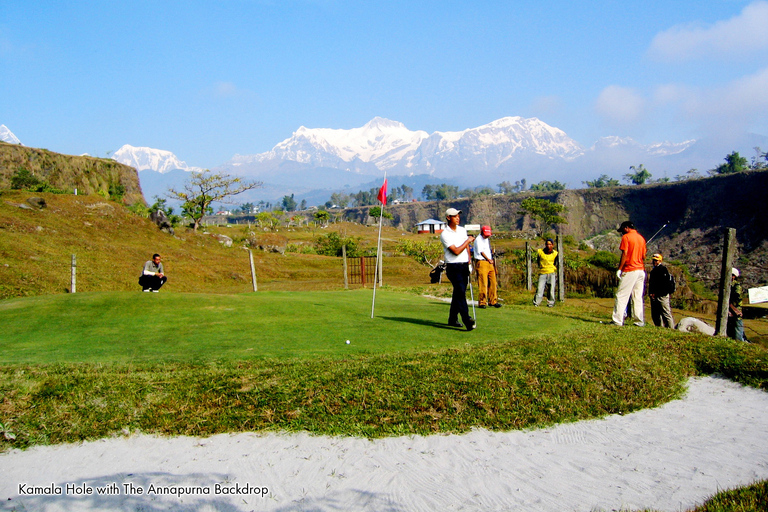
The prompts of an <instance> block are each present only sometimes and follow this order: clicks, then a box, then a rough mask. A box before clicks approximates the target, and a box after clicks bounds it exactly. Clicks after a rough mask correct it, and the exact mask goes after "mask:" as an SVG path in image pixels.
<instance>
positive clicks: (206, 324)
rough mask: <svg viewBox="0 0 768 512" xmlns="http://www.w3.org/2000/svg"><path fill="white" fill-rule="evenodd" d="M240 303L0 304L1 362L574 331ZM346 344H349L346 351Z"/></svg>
mask: <svg viewBox="0 0 768 512" xmlns="http://www.w3.org/2000/svg"><path fill="white" fill-rule="evenodd" d="M371 301H372V291H371V290H354V291H338V292H257V293H249V294H239V295H223V294H216V295H211V294H179V293H166V292H162V291H161V292H160V293H141V292H132V293H131V292H99V293H76V294H69V295H44V296H38V297H28V298H23V299H9V300H5V301H1V302H0V324H1V325H3V350H2V351H0V363H2V364H11V363H24V364H50V363H107V364H111V363H120V364H124V363H145V362H160V361H176V362H185V363H193V362H196V363H204V362H209V361H217V362H226V361H246V360H251V359H254V358H261V357H272V358H286V357H292V358H315V357H318V356H327V357H331V358H342V357H349V356H350V355H358V354H382V353H388V354H393V353H402V352H409V351H410V352H413V351H424V350H433V349H440V348H449V347H456V348H460V347H465V346H478V345H483V344H487V343H494V342H497V341H501V340H507V339H516V338H520V337H523V336H529V335H534V334H537V333H539V332H541V331H546V332H548V333H552V334H554V333H559V332H563V331H564V330H566V329H572V328H574V327H575V326H576V325H578V324H580V323H581V322H579V321H576V320H573V319H568V318H564V317H560V316H554V315H549V316H547V315H543V314H541V312H538V311H532V310H531V309H525V308H522V309H521V308H500V309H488V310H479V309H478V310H477V317H478V325H479V327H478V328H477V329H476V330H475V331H473V332H466V331H464V330H458V329H453V328H448V327H447V325H446V322H447V318H448V310H449V304H448V303H446V302H443V301H439V300H437V299H429V298H424V297H419V296H415V295H412V294H405V293H396V292H392V291H389V290H386V289H380V290H377V293H376V311H375V316H374V318H373V319H371ZM346 340H350V344H349V345H347V344H345V341H346Z"/></svg>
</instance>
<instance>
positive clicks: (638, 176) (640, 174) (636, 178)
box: [624, 164, 653, 185]
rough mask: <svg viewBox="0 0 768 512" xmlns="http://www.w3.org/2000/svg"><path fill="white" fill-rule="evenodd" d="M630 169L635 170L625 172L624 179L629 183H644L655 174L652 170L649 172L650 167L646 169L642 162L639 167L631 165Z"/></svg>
mask: <svg viewBox="0 0 768 512" xmlns="http://www.w3.org/2000/svg"><path fill="white" fill-rule="evenodd" d="M629 170H630V171H634V172H630V173H627V174H625V175H624V179H625V180H626V181H627V182H628V183H632V184H634V185H643V184H645V182H646V181H648V179H649V178H650V177H651V176H653V175H652V174H651V173H650V172H648V169H646V168H645V167H644V166H643V164H640V165H639V166H637V167H635V166H634V165H630V166H629Z"/></svg>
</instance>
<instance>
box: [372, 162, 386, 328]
mask: <svg viewBox="0 0 768 512" xmlns="http://www.w3.org/2000/svg"><path fill="white" fill-rule="evenodd" d="M386 186H387V171H384V185H382V188H384V187H386ZM386 193H387V192H386V189H385V190H384V194H385V195H384V201H386V200H387V199H386ZM383 218H384V203H381V208H380V209H379V239H378V241H377V242H376V270H375V271H374V273H373V275H374V276H378V279H376V278H375V277H374V279H373V300H372V301H371V318H373V313H374V311H375V310H376V285H377V283H378V281H379V279H381V275H380V274H379V261H380V258H381V223H382V219H383ZM382 270H383V269H382Z"/></svg>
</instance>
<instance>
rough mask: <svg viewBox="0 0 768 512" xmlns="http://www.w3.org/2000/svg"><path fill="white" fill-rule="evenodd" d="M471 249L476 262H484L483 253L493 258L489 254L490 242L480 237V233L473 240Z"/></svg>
mask: <svg viewBox="0 0 768 512" xmlns="http://www.w3.org/2000/svg"><path fill="white" fill-rule="evenodd" d="M473 249H474V251H473V252H474V254H475V259H476V260H485V256H483V253H485V254H487V255H488V256H490V257H491V258H493V255H492V254H491V242H489V241H488V239H487V238H485V237H484V236H483V235H482V233H481V234H479V235H477V238H475V244H474V246H473Z"/></svg>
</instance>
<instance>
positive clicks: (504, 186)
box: [496, 181, 515, 195]
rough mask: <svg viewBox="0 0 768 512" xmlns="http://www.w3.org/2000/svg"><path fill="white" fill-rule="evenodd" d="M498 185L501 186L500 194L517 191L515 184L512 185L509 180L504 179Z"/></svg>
mask: <svg viewBox="0 0 768 512" xmlns="http://www.w3.org/2000/svg"><path fill="white" fill-rule="evenodd" d="M496 186H497V187H499V193H500V194H504V195H509V194H512V193H514V191H515V186H514V185H512V184H511V183H510V182H508V181H502V182H501V183H499V184H498V185H496Z"/></svg>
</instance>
